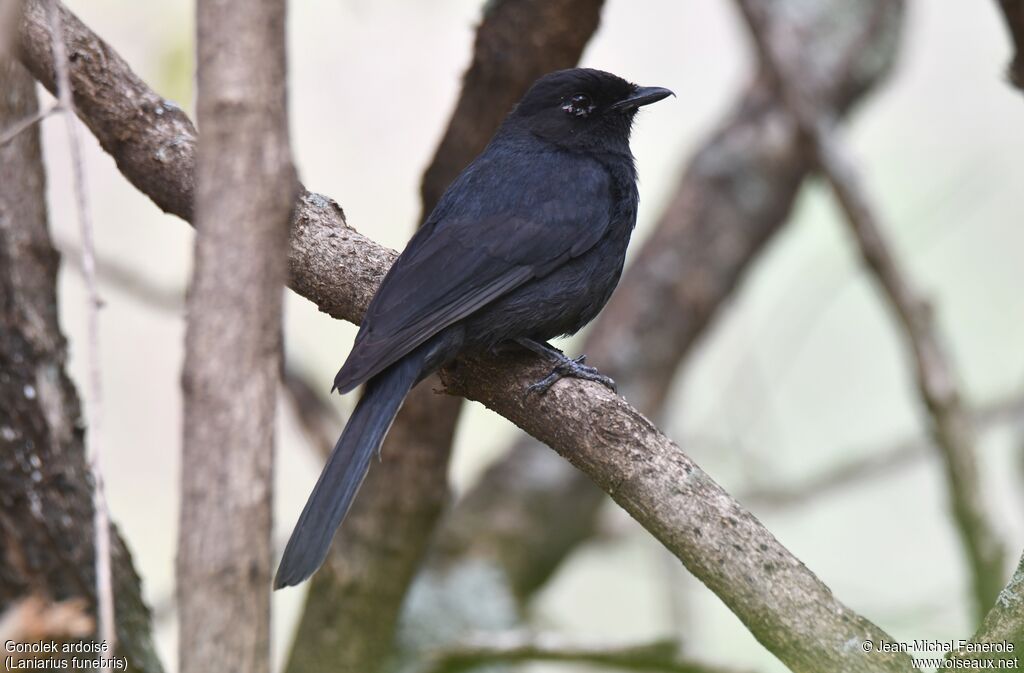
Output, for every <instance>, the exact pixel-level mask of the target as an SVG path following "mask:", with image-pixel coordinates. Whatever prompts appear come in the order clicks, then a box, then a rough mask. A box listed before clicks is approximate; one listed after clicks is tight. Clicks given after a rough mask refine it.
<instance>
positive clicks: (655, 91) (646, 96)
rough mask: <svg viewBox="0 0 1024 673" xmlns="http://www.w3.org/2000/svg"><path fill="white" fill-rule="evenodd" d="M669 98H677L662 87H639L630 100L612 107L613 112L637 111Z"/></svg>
mask: <svg viewBox="0 0 1024 673" xmlns="http://www.w3.org/2000/svg"><path fill="white" fill-rule="evenodd" d="M669 96H675V94H674V93H672V91H671V90H669V89H666V88H664V87H660V86H638V87H637V88H636V91H634V92H633V93H631V94H630V95H629V97H628V98H623V99H622V100H620V101H619V102H618V103H614V104H613V105H612V106H611V109H612V110H620V111H627V110H635V109H637V108H638V107H640V106H642V105H650V104H651V103H657V102H658V101H660V100H661V99H663V98H668V97H669Z"/></svg>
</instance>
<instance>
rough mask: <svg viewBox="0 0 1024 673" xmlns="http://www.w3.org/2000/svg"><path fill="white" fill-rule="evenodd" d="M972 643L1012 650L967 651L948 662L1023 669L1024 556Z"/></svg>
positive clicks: (965, 649) (954, 656) (952, 655)
mask: <svg viewBox="0 0 1024 673" xmlns="http://www.w3.org/2000/svg"><path fill="white" fill-rule="evenodd" d="M971 643H973V644H975V645H981V646H984V645H986V644H988V645H1005V644H1006V643H1009V644H1011V645H1012V646H1013V647H1012V649H1009V648H1007V649H1009V651H1003V652H985V651H983V650H984V647H981V648H978V649H976V650H974V651H968V648H964V649H962V650H960V651H958V652H954V653H951V656H950V657H949V658H951V659H966V660H973V661H978V662H987V661H1006V662H1007V663H1010V660H1012V662H1013V663H1014V664H1015V665H1016V666H1018V667H1019V666H1021V660H1022V659H1024V555H1022V556H1021V558H1020V562H1019V563H1018V564H1017V570H1016V571H1015V572H1014V573H1013V576H1012V577H1010V581H1009V582H1008V583H1007V584H1006V586H1005V587H1004V588H1003V590H1002V591H1000V592H999V596H998V597H997V598H996V601H995V605H993V606H992V609H991V610H989V611H988V614H987V615H985V619H983V620H982V622H981V626H980V627H979V628H978V631H977V632H976V633H975V634H974V637H973V638H971ZM1016 670H1020V669H1019V668H1018V669H1016Z"/></svg>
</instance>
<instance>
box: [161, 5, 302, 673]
mask: <svg viewBox="0 0 1024 673" xmlns="http://www.w3.org/2000/svg"><path fill="white" fill-rule="evenodd" d="M197 10H198V13H197V45H198V61H197V62H198V78H197V80H198V96H197V108H198V118H199V123H200V124H201V126H202V128H203V136H202V141H201V143H200V145H199V156H198V162H197V166H196V169H197V173H196V184H197V189H196V204H195V214H196V229H197V230H198V235H197V236H196V243H195V263H194V269H193V275H192V287H191V290H190V293H189V296H188V300H187V307H188V315H187V325H186V334H185V367H184V374H183V377H182V387H183V389H184V395H185V409H184V445H183V456H182V476H181V479H182V503H181V518H180V525H179V535H178V563H177V592H178V616H179V636H178V638H179V646H178V652H179V662H180V670H182V671H189V673H192V672H197V671H245V672H246V673H260V672H261V671H262V672H266V671H269V670H270V577H271V564H272V555H273V546H272V541H271V531H272V519H271V512H272V508H271V504H272V502H271V500H272V483H273V482H272V476H273V475H272V464H273V448H274V447H273V440H274V411H275V399H276V392H277V384H278V379H279V372H280V368H281V308H282V294H283V287H284V280H285V269H286V258H285V249H286V246H287V241H288V225H289V213H290V211H291V206H292V203H293V200H294V197H295V193H296V188H297V181H296V179H295V171H294V169H293V167H292V163H291V154H290V150H289V144H288V123H287V110H286V88H285V77H286V68H285V37H284V20H285V3H284V2H283V0H258V1H257V2H246V1H245V0H200V2H199V3H198V6H197Z"/></svg>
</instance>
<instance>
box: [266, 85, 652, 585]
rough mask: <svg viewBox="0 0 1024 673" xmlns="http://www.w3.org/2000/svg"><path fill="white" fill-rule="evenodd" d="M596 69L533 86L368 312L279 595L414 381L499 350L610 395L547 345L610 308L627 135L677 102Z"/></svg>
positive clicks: (630, 215)
mask: <svg viewBox="0 0 1024 673" xmlns="http://www.w3.org/2000/svg"><path fill="white" fill-rule="evenodd" d="M670 94H671V92H670V91H668V90H667V89H660V88H654V87H651V88H640V87H637V86H636V85H634V84H630V83H629V82H627V81H625V80H623V79H621V78H619V77H616V76H615V75H612V74H610V73H606V72H602V71H600V70H590V69H582V68H581V69H574V70H562V71H559V72H554V73H551V74H549V75H546V76H544V77H542V78H541V79H539V80H537V82H536V83H534V85H533V86H532V87H531V88H530V90H529V91H528V92H527V93H526V95H525V96H524V97H523V99H522V100H521V101H520V102H519V104H518V105H517V106H516V107H515V109H513V110H512V112H511V113H510V114H509V116H508V117H507V118H506V120H505V121H504V123H503V124H502V125H501V127H500V128H499V129H498V131H497V132H496V133H495V134H494V137H493V138H492V139H491V142H490V144H489V145H488V146H487V148H486V149H485V150H484V152H483V153H482V154H481V155H480V156H479V157H477V159H476V160H475V161H474V162H473V163H472V164H470V165H469V166H468V167H467V168H466V169H465V170H464V171H463V172H462V173H461V174H460V175H459V176H458V177H457V178H456V179H455V181H454V182H453V183H452V184H451V185H450V186H449V187H448V190H447V191H446V192H445V194H444V196H443V197H442V198H441V200H440V202H439V203H438V205H437V207H436V208H435V209H434V211H433V212H432V213H431V214H430V217H428V218H427V221H426V222H424V224H423V226H422V227H420V229H419V230H418V231H417V232H416V234H415V235H414V236H413V237H412V240H410V241H409V244H408V245H407V246H406V248H405V250H404V251H403V252H402V254H401V255H400V256H399V257H398V259H397V260H396V261H395V263H394V265H393V266H392V267H391V270H390V271H388V273H387V275H386V276H385V277H384V280H383V281H382V283H381V286H380V288H379V289H378V290H377V294H376V295H375V296H374V298H373V300H372V301H371V302H370V306H369V308H368V309H367V311H366V316H365V318H364V319H363V323H362V325H361V326H360V329H359V333H358V335H357V336H356V340H355V345H354V346H353V348H352V352H351V353H350V354H349V356H348V359H347V360H346V361H345V364H344V365H343V366H342V368H341V370H340V371H339V372H338V375H337V377H336V378H335V380H334V386H335V388H337V389H338V390H340V391H341V392H342V393H347V392H349V391H351V390H353V389H354V388H356V387H357V386H359V385H360V384H363V383H365V384H366V389H365V392H364V394H363V397H362V399H361V400H360V401H359V404H358V405H357V406H356V409H355V411H354V412H353V414H352V417H351V418H350V419H349V422H348V425H347V426H346V427H345V431H344V432H343V433H342V435H341V438H340V439H339V440H338V443H337V445H336V446H335V448H334V451H333V453H332V454H331V456H330V458H329V459H328V462H327V465H326V466H325V467H324V471H323V473H322V474H321V476H320V480H319V481H318V482H317V484H316V486H315V487H314V489H313V492H312V494H311V495H310V497H309V501H308V502H307V503H306V507H305V509H304V510H303V512H302V515H301V516H300V517H299V521H298V523H297V524H296V526H295V530H294V531H293V532H292V536H291V539H290V540H289V541H288V546H287V547H286V548H285V552H284V558H283V559H282V560H281V566H280V568H279V569H278V572H277V577H276V578H275V580H274V586H275V588H280V587H284V586H290V585H294V584H298V583H299V582H302V581H303V580H305V579H306V578H308V577H309V576H310V575H311V574H313V572H314V571H315V570H316V569H317V568H318V567H319V566H320V564H321V563H322V562H323V559H324V557H325V556H326V554H327V549H328V547H329V546H330V542H331V539H332V538H333V536H334V533H335V530H336V529H337V527H338V526H339V525H340V523H341V520H342V519H343V518H344V516H345V513H346V512H347V511H348V508H349V506H350V505H351V503H352V500H353V499H354V498H355V495H356V492H357V491H358V489H359V485H360V484H361V483H362V480H363V478H364V477H365V475H366V471H367V469H368V468H369V464H370V458H371V456H372V455H373V453H374V452H375V451H376V450H377V449H378V448H379V447H380V444H381V442H382V441H383V439H384V435H385V434H386V433H387V429H388V427H390V424H391V422H392V420H394V417H395V415H396V414H397V413H398V410H399V408H400V407H401V404H402V400H403V399H404V398H405V395H406V394H407V393H408V392H409V390H410V389H411V388H412V386H413V385H415V384H416V383H417V382H418V381H420V380H421V379H423V378H424V377H426V376H427V375H429V374H431V373H432V372H434V371H436V370H437V369H438V368H440V367H441V366H443V365H444V364H445V363H446V362H449V361H451V360H452V359H454V358H455V357H456V356H457V355H458V354H459V353H461V352H463V351H469V350H482V349H493V348H495V347H496V346H498V345H499V344H503V343H504V342H518V343H520V344H521V345H523V346H525V347H527V348H530V349H532V350H535V351H537V352H539V353H543V354H547V355H548V356H549V357H552V358H553V359H555V360H556V361H557V363H558V364H557V366H556V368H555V371H554V372H553V373H552V376H550V377H548V379H545V380H544V381H543V382H541V383H540V384H539V385H538V386H537V387H538V388H539V389H540V390H545V389H546V388H547V387H548V386H550V385H551V383H553V382H554V381H555V380H557V379H558V378H559V377H561V376H563V375H568V376H578V377H582V378H588V379H592V380H599V381H603V382H606V383H611V382H610V380H609V379H606V378H605V377H602V376H600V374H598V373H597V371H596V370H594V369H592V368H590V367H585V366H583V365H582V364H581V363H579V362H576V361H573V360H569V359H568V358H566V357H565V356H563V355H562V354H561V353H560V352H559V351H557V350H555V349H553V348H552V347H551V346H548V345H547V344H546V342H547V341H548V340H549V339H552V338H554V337H557V336H560V335H565V334H573V333H575V332H576V331H577V330H579V329H580V328H581V327H583V326H584V325H586V324H587V323H588V322H590V321H591V320H592V319H593V318H594V317H595V316H596V315H597V313H598V312H599V311H600V310H601V308H602V307H603V306H604V305H605V303H606V302H607V301H608V298H609V297H610V296H611V293H612V291H613V290H614V289H615V285H616V284H617V283H618V281H619V276H620V274H621V272H622V264H623V261H624V259H625V254H626V246H627V244H628V243H629V236H630V233H631V232H632V230H633V226H634V225H635V223H636V212H637V199H638V197H637V189H636V170H635V168H634V165H633V155H632V154H631V153H630V150H629V132H630V127H631V125H632V122H633V117H634V115H635V113H636V110H637V109H638V108H639V107H640V106H641V105H646V104H648V103H653V102H655V101H658V100H661V99H662V98H665V97H666V96H668V95H670Z"/></svg>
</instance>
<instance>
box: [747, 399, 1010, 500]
mask: <svg viewBox="0 0 1024 673" xmlns="http://www.w3.org/2000/svg"><path fill="white" fill-rule="evenodd" d="M971 417H972V421H971V422H972V424H973V425H974V427H976V428H979V429H981V428H986V427H991V426H995V425H1000V424H1003V423H1017V424H1024V394H1020V393H1018V394H1017V395H1011V396H1008V397H1005V398H1002V399H999V400H995V401H993V402H990V403H988V404H985V405H982V406H980V407H978V408H977V409H975V410H974V411H973V412H972V413H971ZM934 450H935V449H934V445H933V442H931V441H927V440H923V439H918V438H914V439H907V440H904V441H902V442H899V443H897V444H894V445H892V446H889V447H885V448H882V449H876V450H872V451H862V450H861V451H851V452H850V454H851V455H857V456H859V457H858V458H855V459H853V460H849V461H847V462H846V463H844V464H843V465H840V466H838V467H834V468H832V469H830V470H828V471H827V472H823V473H822V474H820V475H818V476H815V477H811V478H809V479H806V480H803V481H799V482H797V483H795V484H788V485H785V486H779V485H774V486H771V487H765V488H758V487H756V486H755V487H754V488H751V489H748V490H747V491H745V492H744V493H742V494H741V495H740V496H739V500H740V501H741V502H744V503H746V504H748V505H759V506H764V505H767V506H772V507H792V506H794V505H799V504H802V503H805V502H807V501H808V500H811V499H813V498H816V497H819V496H822V495H825V494H828V493H832V492H834V491H835V490H836V489H839V488H842V487H845V486H850V485H853V484H856V483H859V482H863V481H868V480H870V479H872V478H875V477H879V476H882V475H888V474H892V473H893V471H895V470H896V469H899V468H901V467H906V466H908V465H911V464H912V463H914V462H916V461H918V460H920V459H922V458H924V457H925V456H927V455H929V454H931V453H932V452H934Z"/></svg>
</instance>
